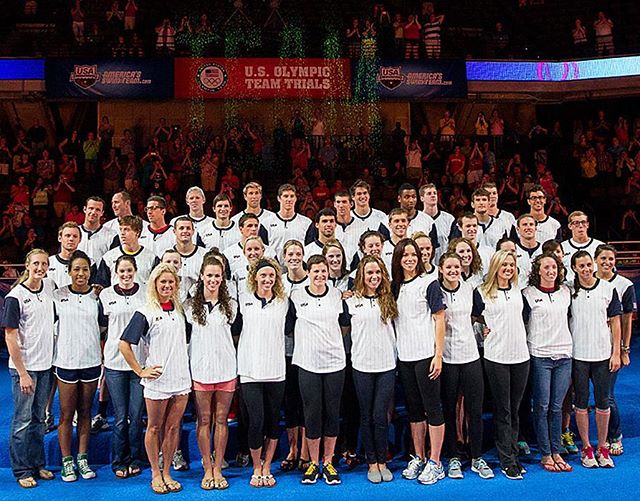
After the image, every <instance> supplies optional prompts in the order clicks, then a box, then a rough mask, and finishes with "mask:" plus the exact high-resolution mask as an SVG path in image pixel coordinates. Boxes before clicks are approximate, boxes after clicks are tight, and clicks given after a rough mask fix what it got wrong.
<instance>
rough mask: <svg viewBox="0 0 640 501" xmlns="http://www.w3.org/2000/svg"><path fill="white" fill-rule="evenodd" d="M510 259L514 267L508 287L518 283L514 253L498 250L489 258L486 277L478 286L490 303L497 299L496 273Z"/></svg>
mask: <svg viewBox="0 0 640 501" xmlns="http://www.w3.org/2000/svg"><path fill="white" fill-rule="evenodd" d="M510 257H511V258H513V263H514V265H515V266H514V268H515V269H514V271H513V277H512V278H511V280H510V282H509V285H511V284H517V283H518V260H517V257H516V253H515V252H512V251H506V250H499V251H497V252H496V253H495V254H494V255H493V256H492V257H491V261H490V263H489V271H488V272H487V276H486V277H485V278H484V281H483V282H482V285H480V290H481V291H482V292H484V294H485V296H487V298H489V299H491V300H492V301H493V300H494V299H495V298H496V297H498V271H499V270H500V267H501V266H502V265H503V264H504V262H505V261H506V260H507V259H508V258H510Z"/></svg>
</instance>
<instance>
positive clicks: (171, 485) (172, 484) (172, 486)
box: [164, 479, 182, 492]
mask: <svg viewBox="0 0 640 501" xmlns="http://www.w3.org/2000/svg"><path fill="white" fill-rule="evenodd" d="M164 483H165V485H166V486H167V489H169V492H180V491H181V490H182V484H181V483H180V482H178V481H177V480H173V479H171V480H169V481H168V482H167V481H165V482H164Z"/></svg>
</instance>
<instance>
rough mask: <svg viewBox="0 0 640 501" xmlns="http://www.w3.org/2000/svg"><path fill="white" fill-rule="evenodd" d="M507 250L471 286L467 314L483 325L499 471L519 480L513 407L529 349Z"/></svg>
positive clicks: (522, 386)
mask: <svg viewBox="0 0 640 501" xmlns="http://www.w3.org/2000/svg"><path fill="white" fill-rule="evenodd" d="M523 311H524V301H523V298H522V293H521V292H520V290H519V288H518V268H517V266H516V256H515V254H514V253H513V252H510V251H504V250H500V251H497V252H496V253H495V254H494V255H493V257H492V258H491V262H490V263H489V271H488V273H487V275H486V277H485V279H484V281H483V283H482V284H481V285H480V286H479V287H478V288H477V289H476V290H475V292H474V297H473V312H472V314H473V316H474V317H475V318H476V320H477V321H479V322H480V323H481V324H483V326H484V327H483V335H484V368H485V371H486V373H487V376H488V381H489V385H490V387H491V394H492V395H493V403H494V414H493V418H494V421H495V427H496V447H497V449H498V456H499V458H500V466H501V468H502V472H503V473H504V474H505V475H506V477H507V478H508V479H511V480H521V479H522V474H523V473H524V471H523V470H524V468H522V465H521V464H520V462H519V461H518V431H519V420H518V410H519V409H520V403H521V401H522V396H523V395H524V391H525V388H526V385H527V379H528V377H529V349H528V347H527V333H526V330H525V326H524V319H523Z"/></svg>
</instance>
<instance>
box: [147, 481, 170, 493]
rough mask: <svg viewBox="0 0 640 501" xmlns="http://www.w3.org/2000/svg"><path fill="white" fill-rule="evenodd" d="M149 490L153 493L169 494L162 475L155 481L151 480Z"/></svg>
mask: <svg viewBox="0 0 640 501" xmlns="http://www.w3.org/2000/svg"><path fill="white" fill-rule="evenodd" d="M151 490H152V491H153V493H154V494H161V495H162V494H169V489H167V484H165V483H164V480H162V477H161V478H160V480H156V481H155V482H154V481H153V480H152V481H151Z"/></svg>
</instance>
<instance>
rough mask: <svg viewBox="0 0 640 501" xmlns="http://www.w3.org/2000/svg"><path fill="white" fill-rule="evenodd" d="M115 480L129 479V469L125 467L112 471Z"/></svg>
mask: <svg viewBox="0 0 640 501" xmlns="http://www.w3.org/2000/svg"><path fill="white" fill-rule="evenodd" d="M113 473H114V475H115V476H116V478H120V479H125V478H129V468H128V467H127V466H121V467H120V468H116V469H115V470H113Z"/></svg>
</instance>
